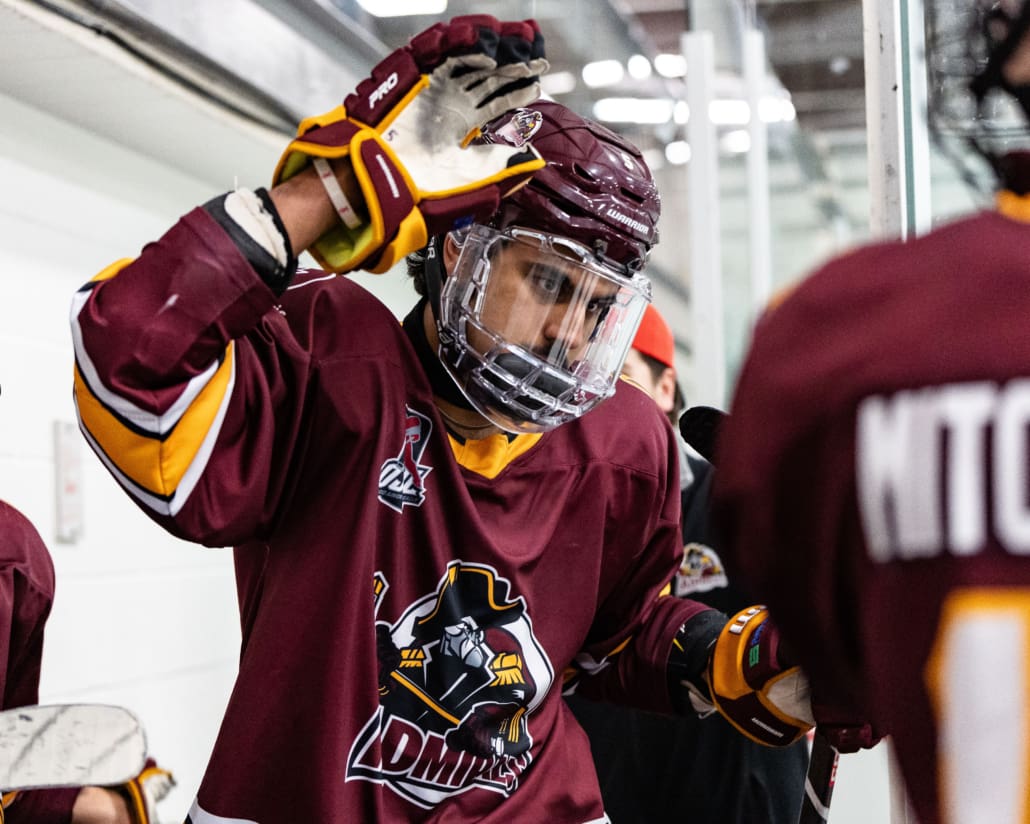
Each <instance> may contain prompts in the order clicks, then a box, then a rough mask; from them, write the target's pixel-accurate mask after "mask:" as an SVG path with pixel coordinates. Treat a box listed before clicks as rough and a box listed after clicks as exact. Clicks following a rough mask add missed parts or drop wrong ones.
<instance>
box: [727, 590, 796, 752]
mask: <svg viewBox="0 0 1030 824" xmlns="http://www.w3.org/2000/svg"><path fill="white" fill-rule="evenodd" d="M708 683H709V687H710V689H711V696H712V702H713V703H714V704H715V706H716V708H717V709H718V710H719V712H720V713H721V714H722V715H723V716H724V717H725V718H726V719H727V720H728V721H729V722H730V723H731V724H732V725H733V726H734V727H736V728H737V729H738V730H740V732H742V733H743V734H744V735H746V736H747V737H748V738H750V739H752V740H753V741H757V742H758V743H759V744H765V745H767V746H772V747H782V746H786V745H787V744H791V743H793V742H794V741H797V740H798V739H799V738H800V737H801V736H802V735H804V734H805V733H806V732H808V730H810V729H811V728H812V727H813V726H815V718H814V717H813V715H812V705H811V698H810V690H809V686H808V679H807V678H806V677H805V675H804V673H803V672H801V668H800V667H798V666H795V665H794V664H793V662H792V661H791V660H790V658H789V656H787V655H785V654H784V650H783V645H782V643H781V638H780V633H779V630H778V629H777V628H776V626H775V625H774V624H773V622H772V621H771V620H770V619H769V611H768V610H767V609H766V608H765V607H764V606H754V607H748V608H747V609H744V610H741V611H740V612H738V613H737V614H736V615H734V616H733V618H731V619H730V621H729V623H728V624H726V626H725V627H723V630H722V632H721V633H720V634H719V638H718V640H717V641H716V642H715V646H714V647H713V649H712V654H711V657H710V658H709V667H708Z"/></svg>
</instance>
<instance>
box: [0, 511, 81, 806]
mask: <svg viewBox="0 0 1030 824" xmlns="http://www.w3.org/2000/svg"><path fill="white" fill-rule="evenodd" d="M53 603H54V564H53V561H52V560H51V559H50V552H49V551H48V550H47V548H46V545H45V544H44V543H43V539H42V538H40V537H39V533H38V532H37V531H36V528H35V527H34V526H33V525H32V524H31V523H29V521H28V519H27V518H26V517H25V516H24V515H22V514H21V513H20V512H19V511H18V510H17V509H15V508H14V507H13V506H11V505H10V504H7V503H5V502H4V501H0V693H2V696H3V698H2V701H0V709H5V710H7V709H11V708H13V707H24V706H26V705H28V704H38V703H39V673H40V664H41V662H42V659H43V634H44V628H45V627H46V621H47V618H48V617H49V615H50V608H51V606H52V605H53ZM78 793H79V791H78V790H77V789H74V788H69V789H48V790H34V791H32V792H21V793H17V794H16V795H14V797H13V799H12V798H8V799H7V803H8V804H9V806H8V807H7V808H6V809H5V810H4V814H3V816H0V818H3V820H4V821H6V822H7V824H63V823H64V822H66V821H70V820H71V812H72V806H73V804H74V803H75V797H76V796H77V795H78Z"/></svg>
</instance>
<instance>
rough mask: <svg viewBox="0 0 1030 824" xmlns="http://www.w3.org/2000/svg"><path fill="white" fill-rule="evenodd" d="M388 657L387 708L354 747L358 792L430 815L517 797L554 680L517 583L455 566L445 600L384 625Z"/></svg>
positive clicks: (351, 762)
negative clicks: (390, 794)
mask: <svg viewBox="0 0 1030 824" xmlns="http://www.w3.org/2000/svg"><path fill="white" fill-rule="evenodd" d="M376 649H377V654H378V658H379V695H380V698H379V704H380V706H379V709H378V710H377V711H376V713H375V714H374V715H373V716H372V717H371V718H370V719H369V720H368V722H367V723H366V724H365V727H364V729H363V730H362V731H361V733H360V734H359V735H358V738H357V740H356V741H355V742H354V745H353V746H352V747H351V752H350V757H349V759H348V765H347V778H348V780H350V779H361V780H366V781H375V782H377V783H384V784H386V785H387V786H389V787H390V788H391V789H393V790H394V791H395V792H396V793H398V794H399V795H401V796H403V797H404V798H406V799H407V800H409V801H411V802H412V803H414V804H418V805H419V806H422V807H425V808H430V807H433V806H435V805H436V804H439V803H440V802H441V801H443V800H444V799H445V798H447V797H448V796H450V795H454V794H457V793H460V792H465V791H467V790H469V789H470V788H472V787H479V788H482V789H486V790H490V791H493V792H497V793H501V794H502V795H505V796H508V795H510V794H511V793H513V792H514V791H515V789H516V788H517V787H518V783H519V777H520V776H521V774H522V773H523V772H524V771H525V770H526V768H527V767H528V766H529V764H530V763H531V761H532V752H531V746H532V744H533V739H532V736H531V735H530V733H529V724H528V716H529V715H530V713H532V712H533V711H534V710H535V709H536V708H537V706H538V705H539V704H540V702H541V701H542V700H543V698H544V696H545V695H546V694H547V691H548V689H549V687H550V685H551V682H552V681H553V680H554V670H553V667H552V666H551V663H550V661H548V659H547V656H546V655H545V653H544V651H543V649H542V647H541V646H540V644H539V642H538V641H537V639H536V637H535V636H534V634H533V627H532V622H531V621H530V619H529V616H528V615H527V614H526V605H525V601H524V600H523V599H522V598H514V599H512V598H511V595H510V584H509V582H508V581H506V580H505V579H503V578H499V577H498V576H497V573H496V571H495V570H494V569H492V568H490V567H486V566H479V565H475V564H465V563H463V562H461V561H454V562H452V563H451V564H450V565H449V566H448V568H447V572H446V574H445V575H444V576H443V578H442V579H441V581H440V584H439V586H438V587H437V589H436V591H435V592H434V593H432V594H430V595H427V596H426V597H424V598H422V599H420V600H418V601H416V602H415V603H413V604H412V605H411V606H409V607H408V609H407V610H405V612H404V614H403V615H401V617H400V618H399V619H398V620H397V621H396V622H395V623H393V624H388V623H386V622H382V621H380V622H377V624H376Z"/></svg>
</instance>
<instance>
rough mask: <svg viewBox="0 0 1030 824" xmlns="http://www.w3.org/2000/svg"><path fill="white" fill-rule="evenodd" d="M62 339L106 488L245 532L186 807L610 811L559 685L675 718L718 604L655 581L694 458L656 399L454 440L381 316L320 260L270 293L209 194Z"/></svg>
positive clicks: (223, 538)
mask: <svg viewBox="0 0 1030 824" xmlns="http://www.w3.org/2000/svg"><path fill="white" fill-rule="evenodd" d="M73 335H74V340H75V347H76V374H75V395H76V401H77V404H78V409H79V414H80V418H81V423H82V428H83V432H84V433H85V435H86V437H87V439H88V440H89V441H90V443H91V444H92V445H93V447H94V449H95V450H96V451H97V453H98V455H99V456H100V457H101V459H102V460H103V461H104V463H105V464H106V465H107V467H108V468H109V469H110V471H111V472H112V474H113V475H114V476H115V478H117V480H118V481H119V483H121V484H122V485H123V486H124V487H125V489H126V490H127V491H128V492H129V494H130V495H132V496H133V498H134V499H135V500H136V501H137V502H138V503H139V505H140V506H141V507H142V508H143V509H144V510H145V511H146V512H148V513H149V514H150V515H151V516H152V517H153V518H154V519H155V520H157V521H158V522H160V523H161V524H163V525H164V526H165V527H167V528H168V529H169V530H171V531H172V532H174V533H175V534H177V535H180V536H182V537H185V538H187V539H189V540H192V541H197V542H201V543H204V544H207V545H211V546H222V545H232V546H234V547H235V559H236V566H237V577H238V584H239V593H240V608H241V617H242V622H243V649H242V653H241V659H240V671H239V676H238V678H237V682H236V686H235V689H234V691H233V694H232V697H231V699H230V702H229V706H228V709H227V711H226V715H225V719H224V722H223V724H222V728H221V731H220V733H219V736H218V739H217V742H216V743H215V747H214V751H213V754H212V756H211V760H210V763H209V767H208V770H207V773H206V775H205V778H204V780H203V783H202V785H201V787H200V790H199V794H198V798H197V803H196V805H195V807H194V809H193V811H192V812H191V819H192V821H193V822H195V824H201V822H203V824H209V823H211V824H213V823H214V822H220V821H224V820H226V819H231V820H232V821H233V822H262V824H278V822H285V821H311V822H319V824H332V823H333V822H340V824H342V823H343V822H347V824H353V822H361V821H448V822H456V823H457V824H461V822H473V821H476V822H501V821H503V822H510V821H526V822H530V821H532V822H539V821H548V822H570V823H571V822H577V823H578V822H588V821H602V820H605V818H604V813H603V810H602V806H601V801H600V795H599V792H598V788H597V782H596V778H595V776H594V773H593V768H592V765H591V759H590V752H589V747H588V744H587V741H586V738H585V736H584V734H583V733H582V731H581V730H580V729H579V728H578V726H577V725H576V723H575V721H574V720H573V719H572V717H571V715H570V714H569V712H568V710H567V709H566V708H565V705H564V703H563V701H562V699H561V695H560V691H561V682H562V679H563V675H564V674H565V672H566V670H569V669H572V670H578V671H579V673H580V683H581V684H582V688H583V689H584V691H587V692H590V691H593V692H594V693H595V694H599V695H604V696H605V697H607V698H613V699H616V700H622V701H625V702H629V703H636V704H640V705H643V706H650V707H653V708H655V709H659V710H661V709H668V706H669V705H668V695H667V687H666V677H665V662H666V658H667V655H668V651H669V649H670V646H671V642H672V638H673V636H674V635H675V633H676V631H677V629H678V628H679V626H680V625H681V624H682V623H683V621H684V620H686V619H687V618H688V617H690V616H691V615H694V614H696V613H698V612H700V611H702V610H703V609H705V608H704V607H703V606H701V605H699V604H696V603H693V602H684V601H680V600H679V599H673V598H659V597H658V594H659V591H660V589H661V588H662V586H663V585H664V584H665V583H666V581H668V579H669V578H670V577H671V575H672V573H673V572H674V571H675V569H676V567H677V564H678V561H679V556H680V554H681V544H680V541H679V535H678V530H679V518H678V516H679V504H678V499H679V489H678V481H677V460H678V458H677V453H676V445H675V443H674V441H673V439H672V437H671V430H670V428H669V426H668V425H667V424H666V423H665V422H664V421H663V419H662V417H661V414H660V413H659V412H658V411H657V408H656V407H655V405H654V403H653V402H652V401H651V400H650V399H649V398H648V397H647V396H646V395H645V394H644V393H642V392H640V391H638V390H636V389H635V388H633V387H630V386H628V385H622V386H620V387H619V389H618V392H617V394H616V395H615V397H614V398H612V399H611V400H610V401H608V402H606V403H605V404H602V405H601V407H599V408H598V409H597V410H595V411H593V412H591V413H590V414H589V415H586V416H585V417H584V418H582V419H580V420H578V421H576V422H574V423H570V424H567V425H565V426H562V427H559V428H558V429H556V430H554V431H552V432H549V433H546V434H543V435H521V436H518V437H514V438H512V439H509V438H508V437H505V436H501V435H498V436H495V437H490V438H485V439H482V440H470V441H467V442H465V443H459V442H458V441H457V440H456V439H454V438H452V437H450V436H449V435H448V433H447V431H446V429H445V428H444V422H443V419H442V418H441V417H440V416H439V414H438V412H437V410H436V407H435V406H434V402H433V396H432V391H431V389H430V385H429V382H428V380H427V378H426V376H425V374H424V372H423V369H422V367H421V365H420V363H419V361H418V358H417V356H416V353H415V350H414V348H413V347H412V345H411V343H410V342H409V340H408V338H407V336H406V335H405V333H404V330H403V329H402V327H401V326H400V325H399V324H398V323H397V321H396V319H395V318H394V317H393V316H392V315H391V314H390V313H389V312H388V311H387V310H386V308H385V307H384V306H382V305H381V304H380V303H379V302H378V301H377V300H375V299H374V298H373V297H372V296H371V295H369V294H368V293H367V292H365V291H363V290H362V289H361V288H359V287H358V286H356V285H355V284H353V283H352V282H350V281H348V280H346V279H341V278H337V277H329V276H326V275H325V274H324V273H321V272H318V273H311V272H309V273H303V272H302V273H301V274H300V275H299V276H298V278H297V279H296V281H295V282H294V284H293V285H292V286H291V287H290V289H289V290H288V291H287V292H286V293H285V294H284V295H283V296H282V297H281V298H279V299H276V298H275V296H274V295H273V294H272V292H271V291H269V290H268V289H267V288H266V286H265V285H264V284H263V283H262V282H261V280H260V279H259V278H258V276H257V275H256V274H255V273H254V272H253V271H252V270H251V269H250V268H249V266H248V265H247V263H246V262H245V260H244V259H243V258H242V256H241V255H240V253H239V252H238V251H237V249H236V247H235V246H234V245H233V244H232V243H231V242H230V240H229V239H228V238H227V237H226V236H225V234H224V233H223V232H222V230H221V229H220V228H218V226H217V225H216V224H215V223H214V222H213V221H212V220H211V219H210V218H209V217H208V216H207V215H206V213H205V212H203V211H202V210H195V211H194V212H192V213H190V214H189V215H187V216H186V217H185V218H183V220H182V221H180V222H179V223H178V224H177V225H176V226H175V227H174V228H173V229H172V230H170V232H169V233H168V234H167V235H166V236H165V237H164V238H162V239H161V240H160V241H158V242H157V243H154V244H151V245H149V246H148V247H147V248H146V249H144V251H143V253H142V255H141V256H140V258H139V259H138V260H136V261H135V262H132V263H126V262H122V263H120V264H116V265H115V266H113V267H111V268H110V269H109V270H108V271H107V272H105V273H102V275H101V276H100V277H99V278H98V279H97V280H95V281H94V282H92V283H91V284H89V285H88V286H87V287H85V288H84V289H83V290H82V291H80V292H79V293H78V295H77V298H76V301H75V305H74V308H73ZM631 685H632V686H631Z"/></svg>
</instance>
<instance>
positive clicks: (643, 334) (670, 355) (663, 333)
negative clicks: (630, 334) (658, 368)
mask: <svg viewBox="0 0 1030 824" xmlns="http://www.w3.org/2000/svg"><path fill="white" fill-rule="evenodd" d="M633 348H634V349H636V350H637V351H638V352H639V353H640V354H641V355H647V356H648V357H651V358H654V359H655V360H656V361H658V362H659V363H662V364H664V365H665V366H668V367H671V368H673V369H675V368H676V366H675V361H676V344H675V343H674V342H673V338H672V330H671V329H670V328H669V324H667V323H666V322H665V318H663V317H662V316H661V315H660V314H659V313H658V310H657V309H655V308H654V304H652V303H649V304H648V305H647V309H646V310H644V317H643V320H641V321H640V328H639V329H637V336H636V337H635V338H633Z"/></svg>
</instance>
